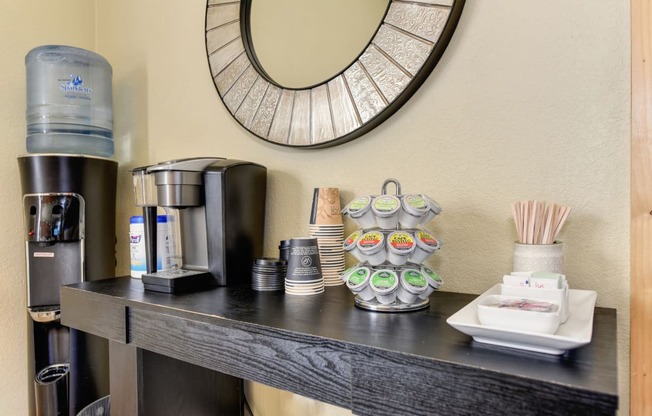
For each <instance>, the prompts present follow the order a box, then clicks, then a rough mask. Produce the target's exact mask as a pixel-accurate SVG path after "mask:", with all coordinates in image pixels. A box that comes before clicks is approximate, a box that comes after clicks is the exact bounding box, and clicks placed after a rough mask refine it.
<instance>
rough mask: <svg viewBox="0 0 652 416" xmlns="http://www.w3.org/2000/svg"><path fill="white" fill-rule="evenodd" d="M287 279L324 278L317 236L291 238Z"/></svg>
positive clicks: (303, 280) (308, 280) (302, 280)
mask: <svg viewBox="0 0 652 416" xmlns="http://www.w3.org/2000/svg"><path fill="white" fill-rule="evenodd" d="M286 279H287V280H291V281H294V282H313V281H314V282H318V281H320V280H323V276H322V273H321V262H320V260H319V246H318V245H317V239H316V238H313V237H301V238H293V239H291V240H290V253H289V258H288V269H287V276H286Z"/></svg>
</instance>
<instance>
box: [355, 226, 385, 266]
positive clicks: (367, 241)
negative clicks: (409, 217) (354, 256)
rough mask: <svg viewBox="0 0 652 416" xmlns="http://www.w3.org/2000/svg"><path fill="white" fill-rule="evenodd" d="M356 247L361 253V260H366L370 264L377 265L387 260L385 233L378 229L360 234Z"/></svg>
mask: <svg viewBox="0 0 652 416" xmlns="http://www.w3.org/2000/svg"><path fill="white" fill-rule="evenodd" d="M357 245H358V249H359V250H360V254H362V257H363V258H361V259H360V260H361V261H365V260H366V261H367V262H368V263H369V264H370V265H372V266H378V265H379V264H382V263H383V262H384V261H385V260H387V251H386V250H385V235H383V233H381V232H380V231H368V232H366V233H364V234H362V235H361V236H360V239H359V240H358V243H357Z"/></svg>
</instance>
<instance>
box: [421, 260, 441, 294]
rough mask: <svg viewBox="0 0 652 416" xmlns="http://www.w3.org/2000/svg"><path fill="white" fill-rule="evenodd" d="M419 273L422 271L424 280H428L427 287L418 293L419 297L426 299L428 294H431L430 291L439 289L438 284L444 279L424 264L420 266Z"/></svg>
mask: <svg viewBox="0 0 652 416" xmlns="http://www.w3.org/2000/svg"><path fill="white" fill-rule="evenodd" d="M421 273H423V275H424V276H425V277H426V280H427V281H428V288H427V289H426V291H425V292H423V293H422V294H420V295H419V298H421V299H427V298H428V296H430V295H431V294H432V292H434V291H435V290H437V289H439V286H441V285H442V284H444V281H443V280H442V279H441V277H440V276H439V275H438V274H437V273H436V272H434V271H432V270H431V269H429V268H428V267H426V266H421Z"/></svg>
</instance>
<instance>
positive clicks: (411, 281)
mask: <svg viewBox="0 0 652 416" xmlns="http://www.w3.org/2000/svg"><path fill="white" fill-rule="evenodd" d="M427 289H428V280H427V279H426V277H425V276H424V275H423V273H421V271H419V270H417V269H404V270H403V271H402V272H401V277H400V279H399V285H398V290H397V291H396V296H397V297H398V298H399V299H400V301H401V302H403V303H414V301H415V300H417V297H419V296H420V295H422V294H423V293H424V292H425V291H426V290H427Z"/></svg>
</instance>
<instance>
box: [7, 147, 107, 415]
mask: <svg viewBox="0 0 652 416" xmlns="http://www.w3.org/2000/svg"><path fill="white" fill-rule="evenodd" d="M18 165H19V169H20V176H21V185H22V193H23V209H24V218H25V221H24V223H25V230H24V232H25V253H26V262H27V310H28V313H29V315H30V317H31V321H32V331H33V334H32V335H33V337H32V340H33V341H32V343H31V345H30V350H31V351H30V352H29V354H28V355H29V359H30V361H31V363H33V368H34V370H35V374H34V398H35V401H36V414H37V415H38V416H49V415H62V416H67V415H70V416H74V415H77V414H78V412H79V411H80V410H82V409H83V408H84V407H86V406H87V405H88V404H90V403H92V402H94V401H96V400H97V399H100V398H102V397H104V396H106V395H108V394H109V368H108V344H107V341H106V340H104V339H101V338H98V337H95V336H93V335H90V334H87V333H84V332H81V331H77V330H74V329H69V328H67V327H65V326H63V325H61V322H60V298H59V287H60V286H61V285H64V284H70V283H77V282H82V281H90V280H100V279H105V278H109V277H114V276H115V261H116V260H115V242H116V240H115V238H116V237H115V236H116V233H115V195H116V178H117V167H118V164H117V162H115V161H113V160H109V159H104V158H96V157H89V156H81V155H58V154H34V155H29V156H24V157H19V158H18Z"/></svg>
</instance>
